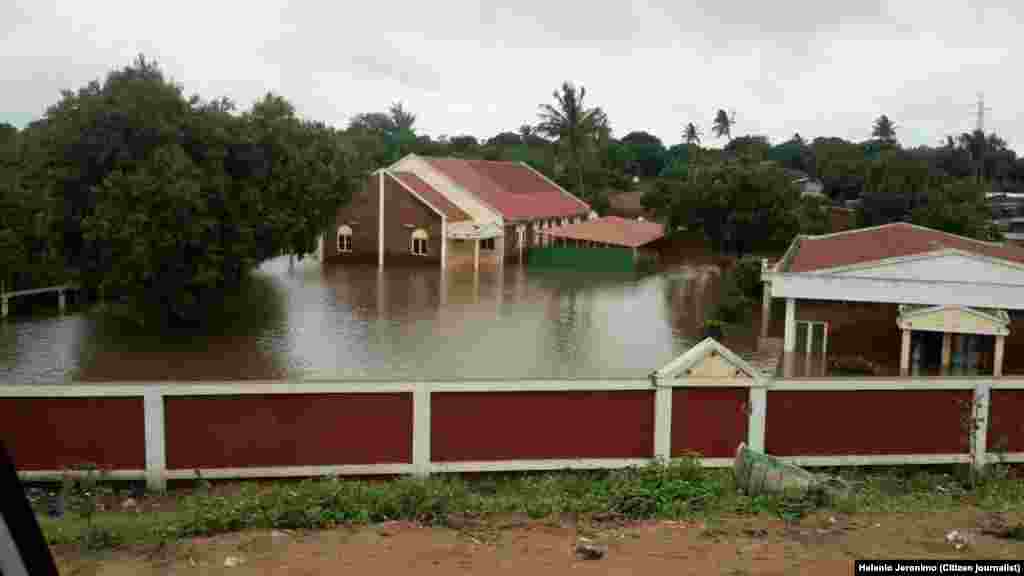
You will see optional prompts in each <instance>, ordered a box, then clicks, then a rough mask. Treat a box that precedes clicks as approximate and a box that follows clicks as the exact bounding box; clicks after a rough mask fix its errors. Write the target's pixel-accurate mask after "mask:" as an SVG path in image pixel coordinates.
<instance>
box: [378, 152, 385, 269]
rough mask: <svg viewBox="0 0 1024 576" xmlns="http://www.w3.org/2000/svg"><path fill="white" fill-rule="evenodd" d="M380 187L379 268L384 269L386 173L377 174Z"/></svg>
mask: <svg viewBox="0 0 1024 576" xmlns="http://www.w3.org/2000/svg"><path fill="white" fill-rule="evenodd" d="M377 181H378V182H379V183H380V185H379V186H378V192H377V197H378V198H379V200H378V204H377V216H378V218H377V267H378V268H384V171H383V170H381V171H380V172H378V173H377Z"/></svg>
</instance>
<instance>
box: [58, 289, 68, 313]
mask: <svg viewBox="0 0 1024 576" xmlns="http://www.w3.org/2000/svg"><path fill="white" fill-rule="evenodd" d="M57 308H58V309H59V310H60V313H61V314H63V313H64V309H65V308H67V299H66V298H65V297H64V291H63V290H58V291H57Z"/></svg>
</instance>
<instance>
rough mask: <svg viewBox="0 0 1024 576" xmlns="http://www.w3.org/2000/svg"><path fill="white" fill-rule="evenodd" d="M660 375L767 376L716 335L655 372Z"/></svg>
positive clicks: (755, 378)
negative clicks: (730, 348)
mask: <svg viewBox="0 0 1024 576" xmlns="http://www.w3.org/2000/svg"><path fill="white" fill-rule="evenodd" d="M654 376H655V377H656V378H670V379H674V378H701V379H708V378H718V379H735V378H740V379H748V380H751V381H759V380H761V379H763V378H764V377H765V375H764V374H763V373H762V372H761V371H760V370H758V369H757V368H755V367H754V366H753V365H751V364H750V362H747V361H746V360H744V359H743V358H740V357H739V356H738V355H737V354H736V353H735V352H733V351H732V350H729V349H728V348H726V347H725V346H723V345H722V344H721V343H720V342H718V341H717V340H715V339H714V338H711V337H708V338H705V339H704V340H701V341H700V342H698V343H697V344H696V345H694V346H693V347H692V348H690V349H689V350H687V351H686V352H684V353H683V354H682V355H681V356H679V357H677V358H676V359H675V360H672V361H671V362H669V363H668V364H666V365H664V366H662V367H661V369H659V370H658V371H656V372H655V373H654Z"/></svg>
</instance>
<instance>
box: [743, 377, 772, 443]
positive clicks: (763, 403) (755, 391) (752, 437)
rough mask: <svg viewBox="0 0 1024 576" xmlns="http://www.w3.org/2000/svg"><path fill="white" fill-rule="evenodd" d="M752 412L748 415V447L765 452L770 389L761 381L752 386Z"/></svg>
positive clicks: (756, 381)
mask: <svg viewBox="0 0 1024 576" xmlns="http://www.w3.org/2000/svg"><path fill="white" fill-rule="evenodd" d="M749 401H750V411H749V412H748V414H747V446H749V447H750V449H751V450H757V451H758V452H764V430H765V420H766V417H767V415H768V388H767V386H766V383H765V382H764V381H762V380H760V379H758V380H755V381H754V383H753V384H752V385H751V386H750V396H749Z"/></svg>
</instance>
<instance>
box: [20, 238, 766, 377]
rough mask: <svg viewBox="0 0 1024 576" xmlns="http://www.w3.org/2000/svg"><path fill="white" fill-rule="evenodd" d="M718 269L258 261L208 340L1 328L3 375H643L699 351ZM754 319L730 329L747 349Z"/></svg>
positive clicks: (122, 330) (53, 323) (155, 331)
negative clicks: (597, 271)
mask: <svg viewBox="0 0 1024 576" xmlns="http://www.w3.org/2000/svg"><path fill="white" fill-rule="evenodd" d="M718 274H719V272H718V269H717V268H716V267H714V266H711V265H683V266H675V267H672V268H671V269H667V270H664V271H661V272H658V273H656V274H652V275H648V276H646V277H639V278H638V277H635V276H633V275H628V276H622V275H613V276H609V275H594V274H581V273H579V272H574V271H569V270H565V271H550V270H545V271H540V270H535V269H531V268H525V269H524V268H522V267H520V266H518V265H516V264H508V265H506V266H505V267H504V270H503V271H502V272H498V271H489V270H481V271H480V272H478V273H474V272H473V271H472V270H467V271H449V272H448V273H447V274H444V275H442V273H441V271H439V270H437V269H434V268H415V269H412V268H397V267H386V268H385V269H384V270H383V271H379V270H377V268H376V267H375V266H362V267H342V266H329V267H326V268H323V269H322V268H321V266H320V265H319V264H317V263H315V262H311V261H308V260H307V261H305V262H296V263H295V266H294V269H289V264H288V259H287V258H286V257H282V258H277V259H274V260H271V261H268V262H265V263H264V264H263V265H262V266H261V267H260V268H259V270H258V271H257V272H256V274H255V280H254V282H253V283H252V285H251V286H250V287H249V288H248V289H247V291H246V294H245V295H244V296H241V297H238V298H235V299H234V300H233V301H232V302H230V303H229V305H228V306H226V309H225V314H224V318H222V319H219V320H218V321H216V322H211V323H210V325H208V326H206V327H204V328H203V329H201V330H195V329H193V330H187V331H183V330H180V329H179V330H169V329H167V328H165V327H157V326H143V327H137V326H134V325H132V324H130V323H127V322H125V321H123V320H120V319H118V318H117V317H115V316H112V315H111V314H109V313H102V312H99V311H97V310H96V309H95V308H93V309H90V310H86V311H77V312H75V313H70V314H67V315H65V316H51V317H33V318H26V317H17V316H15V317H12V318H9V319H8V320H7V321H6V322H4V323H3V324H0V380H2V381H3V382H6V383H10V384H60V383H66V382H71V381H155V380H200V379H201V380H228V379H263V378H268V379H269V378H285V377H287V378H303V377H336V378H340V379H403V378H410V379H475V378H481V379H491V378H546V377H558V378H643V377H646V376H647V375H648V374H649V373H650V372H652V371H653V370H655V369H657V368H659V367H661V366H662V365H664V364H665V363H667V362H669V361H670V360H672V359H673V358H674V357H676V356H677V355H679V354H681V353H683V352H685V351H686V349H687V348H688V347H689V346H691V345H692V344H694V343H695V342H696V341H698V340H699V339H700V338H701V337H702V336H703V332H702V324H703V321H704V319H705V317H706V314H707V313H708V312H709V311H710V307H711V305H712V304H714V302H715V301H716V299H717V288H718V277H719V276H718ZM757 316H758V314H756V313H755V314H752V317H753V319H752V322H751V325H750V326H749V327H745V328H742V329H738V330H733V331H732V332H729V333H727V334H726V337H725V338H724V341H725V344H726V345H728V346H730V347H731V348H733V349H734V350H736V351H737V352H739V353H741V355H746V354H747V353H751V352H753V351H754V350H755V349H756V346H757V344H756V341H757V338H756V334H757V330H758V324H757V318H756V317H757Z"/></svg>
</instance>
